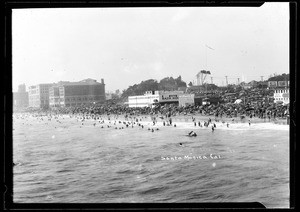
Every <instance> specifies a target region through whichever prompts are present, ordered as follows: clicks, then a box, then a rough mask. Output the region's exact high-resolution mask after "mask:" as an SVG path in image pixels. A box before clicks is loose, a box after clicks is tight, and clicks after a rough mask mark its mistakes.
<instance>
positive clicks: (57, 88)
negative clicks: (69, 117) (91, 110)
mask: <svg viewBox="0 0 300 212" xmlns="http://www.w3.org/2000/svg"><path fill="white" fill-rule="evenodd" d="M105 99H106V96H105V84H104V79H101V83H99V82H97V81H96V80H94V79H85V80H82V81H79V82H68V81H61V82H58V83H56V84H54V85H53V86H52V87H51V88H50V91H49V105H50V107H52V108H53V107H70V106H81V105H88V104H96V103H103V102H105Z"/></svg>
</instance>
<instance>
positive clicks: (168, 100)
mask: <svg viewBox="0 0 300 212" xmlns="http://www.w3.org/2000/svg"><path fill="white" fill-rule="evenodd" d="M220 100H221V98H219V97H213V96H209V97H207V96H206V95H204V94H187V93H184V92H183V91H147V92H145V94H144V95H139V96H129V97H128V102H127V104H128V106H129V107H154V106H155V105H157V104H160V105H163V104H176V105H178V106H188V105H202V104H211V103H213V104H214V103H218V102H220Z"/></svg>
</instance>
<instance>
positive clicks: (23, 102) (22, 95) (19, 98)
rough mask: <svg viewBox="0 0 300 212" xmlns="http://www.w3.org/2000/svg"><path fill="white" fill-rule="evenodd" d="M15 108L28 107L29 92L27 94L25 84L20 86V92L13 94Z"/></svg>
mask: <svg viewBox="0 0 300 212" xmlns="http://www.w3.org/2000/svg"><path fill="white" fill-rule="evenodd" d="M13 106H14V107H15V108H24V107H28V92H26V86H25V84H21V85H19V86H18V92H14V93H13Z"/></svg>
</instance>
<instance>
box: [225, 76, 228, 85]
mask: <svg viewBox="0 0 300 212" xmlns="http://www.w3.org/2000/svg"><path fill="white" fill-rule="evenodd" d="M227 77H228V76H225V78H226V86H228V80H227Z"/></svg>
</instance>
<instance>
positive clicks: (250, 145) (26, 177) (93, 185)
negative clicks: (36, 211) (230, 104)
mask: <svg viewBox="0 0 300 212" xmlns="http://www.w3.org/2000/svg"><path fill="white" fill-rule="evenodd" d="M104 118H106V117H103V119H104ZM141 118H142V117H141ZM121 120H122V121H124V119H122V118H120V117H119V118H117V119H116V120H115V119H114V118H113V117H112V118H111V119H110V121H109V120H105V123H99V121H100V120H93V119H86V120H85V121H82V120H81V119H80V118H79V117H75V116H73V117H70V116H68V115H63V116H59V117H58V118H54V117H52V119H51V121H50V120H48V118H47V117H46V116H44V117H33V116H30V115H24V114H23V115H20V114H18V115H16V114H14V117H13V162H14V163H15V166H14V170H13V183H14V185H13V200H14V202H16V203H78V202H80V203H122V202H126V203H127V202H133V203H145V202H147V203H161V202H168V203H171V202H176V203H181V202H185V203H188V202H261V203H262V204H264V205H265V206H266V207H268V208H277V207H280V208H283V207H289V199H290V195H289V194H290V190H289V183H290V182H289V177H290V176H289V126H288V125H275V124H272V123H257V124H255V123H252V124H251V126H249V125H248V123H235V124H230V125H229V127H227V126H226V124H222V123H220V122H217V123H216V128H215V130H214V132H212V130H211V127H208V128H206V127H199V126H196V127H195V126H194V124H193V123H191V122H178V123H175V124H176V127H174V126H163V124H162V122H161V120H159V122H158V123H156V125H155V126H153V123H152V122H151V120H150V119H149V118H145V117H143V118H142V121H140V120H139V123H140V124H143V126H144V128H142V127H141V126H138V124H137V123H135V124H134V125H133V127H132V125H130V126H128V127H126V126H125V125H124V124H123V122H122V121H121ZM115 121H116V122H115ZM119 121H121V123H119ZM94 124H95V126H94ZM202 124H203V122H202ZM108 126H110V127H108ZM122 127H123V129H122ZM148 129H150V130H148ZM152 129H153V130H154V132H152ZM157 129H158V130H157ZM191 130H193V131H195V132H196V133H197V135H198V136H197V137H188V136H186V135H187V133H188V132H190V131H191ZM180 143H182V145H180Z"/></svg>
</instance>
